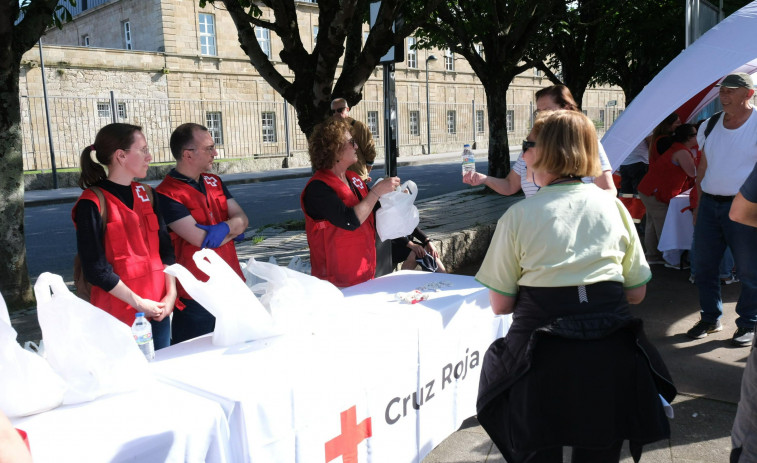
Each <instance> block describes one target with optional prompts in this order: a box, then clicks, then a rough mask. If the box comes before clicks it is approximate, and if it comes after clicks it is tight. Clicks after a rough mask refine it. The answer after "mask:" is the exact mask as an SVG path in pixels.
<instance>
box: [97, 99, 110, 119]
mask: <svg viewBox="0 0 757 463" xmlns="http://www.w3.org/2000/svg"><path fill="white" fill-rule="evenodd" d="M97 117H107V118H109V119H110V103H108V102H107V101H98V102H97Z"/></svg>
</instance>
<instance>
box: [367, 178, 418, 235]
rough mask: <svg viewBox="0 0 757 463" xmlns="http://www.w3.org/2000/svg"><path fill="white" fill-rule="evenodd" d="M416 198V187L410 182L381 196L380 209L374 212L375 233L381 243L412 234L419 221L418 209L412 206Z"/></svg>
mask: <svg viewBox="0 0 757 463" xmlns="http://www.w3.org/2000/svg"><path fill="white" fill-rule="evenodd" d="M405 190H408V192H409V194H408V193H405ZM417 196H418V187H417V186H416V185H415V182H413V181H412V180H408V181H406V182H405V183H403V184H402V185H401V186H399V187H398V188H397V189H396V190H395V191H392V192H391V193H387V194H385V195H383V196H381V199H379V201H381V207H380V208H379V210H378V211H376V231H377V232H378V235H379V238H381V241H386V240H391V239H394V238H399V237H401V236H407V235H409V234H411V233H413V230H415V227H417V226H418V222H419V221H420V216H419V215H418V208H417V207H415V205H414V204H413V203H414V202H415V198H416V197H417Z"/></svg>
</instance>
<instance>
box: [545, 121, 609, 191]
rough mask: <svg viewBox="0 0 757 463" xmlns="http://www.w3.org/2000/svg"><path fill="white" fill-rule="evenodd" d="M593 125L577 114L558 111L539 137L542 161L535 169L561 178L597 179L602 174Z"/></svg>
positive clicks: (546, 122)
mask: <svg viewBox="0 0 757 463" xmlns="http://www.w3.org/2000/svg"><path fill="white" fill-rule="evenodd" d="M598 145H599V142H598V140H597V131H596V129H595V128H594V124H593V123H592V122H591V120H589V118H588V117H586V116H585V115H584V114H583V113H580V112H578V111H568V110H560V111H555V112H554V113H552V114H551V115H550V116H549V117H547V118H546V120H545V121H544V127H543V128H542V130H541V132H539V136H538V137H537V138H536V146H538V148H539V158H538V159H537V160H536V161H535V162H534V164H533V168H534V169H536V170H540V171H546V172H549V173H551V174H554V175H557V176H559V177H596V176H597V175H599V174H601V173H602V169H601V167H600V163H599V148H598Z"/></svg>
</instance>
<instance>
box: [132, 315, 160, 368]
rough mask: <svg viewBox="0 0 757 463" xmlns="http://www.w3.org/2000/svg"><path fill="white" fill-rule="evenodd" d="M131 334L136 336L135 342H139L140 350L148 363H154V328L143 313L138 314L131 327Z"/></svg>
mask: <svg viewBox="0 0 757 463" xmlns="http://www.w3.org/2000/svg"><path fill="white" fill-rule="evenodd" d="M131 333H132V334H133V335H134V340H135V341H137V345H138V346H139V350H141V351H142V353H143V354H145V358H147V361H148V362H150V361H152V360H153V359H154V358H155V346H154V344H153V343H152V326H151V325H150V322H148V321H147V319H146V318H145V314H144V313H143V312H138V313H137V319H136V320H134V324H133V325H131Z"/></svg>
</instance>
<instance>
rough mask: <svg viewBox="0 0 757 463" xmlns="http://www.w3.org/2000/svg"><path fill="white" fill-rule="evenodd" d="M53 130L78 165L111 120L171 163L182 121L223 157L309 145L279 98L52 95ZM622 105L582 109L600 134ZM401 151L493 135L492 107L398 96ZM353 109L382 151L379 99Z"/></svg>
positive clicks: (36, 110) (42, 156)
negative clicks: (202, 131)
mask: <svg viewBox="0 0 757 463" xmlns="http://www.w3.org/2000/svg"><path fill="white" fill-rule="evenodd" d="M48 101H49V106H50V110H49V111H50V125H51V137H50V139H51V140H52V143H53V147H54V151H55V161H56V167H57V168H76V167H78V166H79V157H80V154H81V152H82V150H83V149H84V147H86V146H88V145H90V144H92V143H93V142H94V140H95V135H96V134H97V131H98V130H99V129H100V128H101V127H102V126H104V125H106V124H109V123H111V122H124V123H130V124H135V125H139V126H141V127H142V128H143V131H144V134H145V137H147V142H148V146H149V147H150V151H151V153H152V156H153V162H171V161H173V156H172V155H171V152H170V147H169V139H170V136H171V132H172V131H173V130H174V129H175V128H176V127H177V126H179V125H180V124H182V123H184V122H196V123H199V124H202V125H205V126H206V127H208V128H209V129H210V131H211V134H212V135H213V136H214V138H215V142H216V145H217V147H218V152H219V157H221V158H256V159H257V158H284V157H286V156H288V155H291V154H292V153H298V152H300V153H302V152H306V151H307V139H306V137H305V135H304V134H303V133H302V131H301V130H300V128H299V125H298V123H297V115H296V111H295V110H294V107H292V106H291V105H289V104H287V103H285V102H283V101H281V100H279V101H270V102H269V101H234V100H181V99H147V98H128V97H123V98H122V97H119V96H117V95H114V94H113V93H111V95H110V96H106V97H49V98H48ZM533 109H534V108H533V105H510V106H508V119H507V125H508V139H509V142H510V144H519V143H520V141H521V140H523V139H524V138H525V137H526V136H527V135H528V132H529V130H530V128H531V124H532V117H533ZM620 111H622V108H618V107H603V108H585V109H584V112H585V113H586V114H587V115H588V116H589V117H590V118H591V119H592V120H593V121H594V123H595V126H596V127H597V131H598V132H599V135H600V136H601V135H602V134H603V133H604V131H605V130H606V129H607V128H609V126H610V125H611V124H612V123H613V122H614V121H615V119H617V117H618V115H619V113H620ZM397 112H398V114H397V124H398V130H399V137H398V141H399V148H400V155H401V156H402V155H406V154H409V155H414V154H421V153H428V152H429V147H428V146H427V145H428V140H429V138H428V133H427V126H428V124H427V121H429V118H430V122H431V124H430V126H431V137H430V140H431V147H430V151H431V152H445V151H449V150H457V149H460V148H462V145H463V144H465V143H473V142H476V143H477V145H478V148H485V147H486V146H488V142H489V122H488V113H487V107H486V105H485V104H482V103H478V102H476V101H470V102H467V103H431V104H430V105H429V107H426V104H425V103H424V102H399V103H398V105H397ZM350 115H351V116H352V117H354V118H355V119H357V120H359V121H362V122H363V123H365V124H366V125H367V126H368V127H369V128H370V129H371V131H372V132H373V135H374V140H375V143H376V149H377V151H378V152H379V155H380V154H381V153H382V152H383V139H382V138H383V137H382V134H383V125H384V107H383V102H381V101H368V100H364V101H361V102H360V103H359V104H358V105H357V106H355V107H354V108H352V109H351V111H350ZM21 116H22V122H21V123H22V133H23V157H24V170H49V169H51V162H50V146H49V141H48V136H47V125H46V119H45V105H44V99H43V98H42V97H22V101H21Z"/></svg>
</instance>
